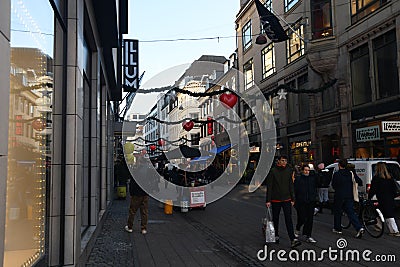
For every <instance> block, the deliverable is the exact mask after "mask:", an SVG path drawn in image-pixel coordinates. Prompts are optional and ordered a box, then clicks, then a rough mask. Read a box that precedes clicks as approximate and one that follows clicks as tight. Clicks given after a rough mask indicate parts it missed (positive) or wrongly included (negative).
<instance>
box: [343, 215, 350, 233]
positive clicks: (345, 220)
mask: <svg viewBox="0 0 400 267" xmlns="http://www.w3.org/2000/svg"><path fill="white" fill-rule="evenodd" d="M350 224H351V223H350V219H349V216H347V214H346V213H343V214H342V223H341V225H342V228H343V229H347V228H349V227H350Z"/></svg>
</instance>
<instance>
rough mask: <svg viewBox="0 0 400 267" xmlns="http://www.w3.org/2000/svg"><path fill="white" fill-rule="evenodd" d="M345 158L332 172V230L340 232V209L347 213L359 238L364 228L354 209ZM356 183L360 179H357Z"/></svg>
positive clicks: (350, 176)
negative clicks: (333, 193) (335, 170)
mask: <svg viewBox="0 0 400 267" xmlns="http://www.w3.org/2000/svg"><path fill="white" fill-rule="evenodd" d="M346 166H347V160H346V159H340V160H339V170H338V171H337V172H335V173H334V174H333V178H332V187H333V189H334V190H335V195H334V202H333V207H334V212H333V213H334V222H333V224H334V226H333V227H334V228H333V230H332V231H333V232H334V233H337V234H341V233H342V210H343V211H344V212H345V213H346V214H347V216H348V217H349V219H350V222H351V224H352V225H353V227H354V228H355V229H356V231H357V233H356V235H355V237H356V238H361V237H362V235H363V233H364V231H365V230H364V228H363V227H362V226H361V223H360V221H359V219H358V217H357V215H356V213H355V211H354V195H353V177H354V175H353V174H352V173H351V171H350V170H348V169H346ZM357 182H358V183H359V182H360V181H357Z"/></svg>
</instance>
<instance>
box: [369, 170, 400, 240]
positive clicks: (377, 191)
mask: <svg viewBox="0 0 400 267" xmlns="http://www.w3.org/2000/svg"><path fill="white" fill-rule="evenodd" d="M395 183H396V181H395V179H393V177H392V176H391V175H390V173H389V172H388V170H387V167H386V164H385V163H384V162H378V163H377V164H376V171H375V175H374V177H373V178H372V181H371V187H370V189H369V193H368V199H371V198H372V197H373V196H375V195H376V198H377V199H378V202H379V208H380V209H381V211H382V213H383V217H384V218H385V222H386V225H387V226H388V228H389V235H392V236H399V237H400V232H399V230H398V228H397V224H396V221H395V219H394V215H395V201H394V198H395V196H396V184H395Z"/></svg>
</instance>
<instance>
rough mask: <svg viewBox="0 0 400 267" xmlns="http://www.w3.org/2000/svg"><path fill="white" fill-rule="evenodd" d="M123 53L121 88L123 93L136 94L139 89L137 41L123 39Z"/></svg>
mask: <svg viewBox="0 0 400 267" xmlns="http://www.w3.org/2000/svg"><path fill="white" fill-rule="evenodd" d="M123 53H124V54H123V57H124V60H123V62H124V63H123V72H124V77H123V79H124V82H123V87H124V90H125V92H136V90H137V89H139V41H138V40H128V39H125V40H124V50H123Z"/></svg>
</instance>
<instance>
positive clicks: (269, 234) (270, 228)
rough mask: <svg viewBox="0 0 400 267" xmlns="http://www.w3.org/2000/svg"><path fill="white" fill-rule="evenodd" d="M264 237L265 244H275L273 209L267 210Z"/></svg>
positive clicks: (264, 219) (264, 220) (264, 221)
mask: <svg viewBox="0 0 400 267" xmlns="http://www.w3.org/2000/svg"><path fill="white" fill-rule="evenodd" d="M262 222H263V227H262V229H263V235H264V237H265V243H274V242H275V228H274V223H273V221H272V213H271V208H267V211H266V215H265V218H263V221H262Z"/></svg>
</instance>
